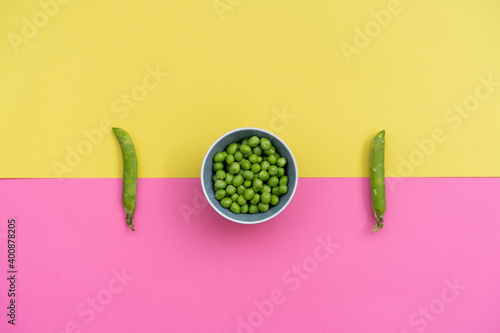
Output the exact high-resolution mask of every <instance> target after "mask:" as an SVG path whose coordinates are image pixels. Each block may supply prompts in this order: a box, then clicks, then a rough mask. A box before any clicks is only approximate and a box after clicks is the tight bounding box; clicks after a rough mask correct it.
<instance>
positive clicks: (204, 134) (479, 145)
mask: <svg viewBox="0 0 500 333" xmlns="http://www.w3.org/2000/svg"><path fill="white" fill-rule="evenodd" d="M53 1H55V0H42V1H41V3H47V4H48V5H47V6H49V8H51V14H52V16H49V15H47V14H45V17H46V18H47V20H46V21H44V14H43V12H42V14H40V11H42V10H43V9H42V7H41V4H40V2H38V1H9V2H7V1H2V2H0V36H1V38H0V51H1V52H0V64H1V65H0V68H1V76H0V138H1V142H2V144H1V148H0V151H1V152H2V154H1V155H0V156H1V158H0V177H1V178H9V177H23V178H25V177H26V178H27V177H43V178H45V177H48V178H52V177H58V176H61V175H57V174H56V172H55V171H54V163H56V164H57V163H60V164H66V162H65V159H66V154H67V153H66V149H67V147H70V148H72V149H76V147H77V146H78V144H80V143H81V142H83V141H84V140H86V139H85V136H84V135H83V132H82V131H83V130H88V131H90V130H92V129H97V128H99V124H100V122H101V121H102V120H103V119H109V120H111V121H112V124H113V126H117V127H121V128H124V129H125V130H127V131H128V132H129V133H130V134H131V136H132V138H133V140H134V142H135V145H136V149H137V153H138V158H139V176H140V177H198V176H199V173H200V166H201V161H202V159H203V156H204V154H205V152H206V150H207V149H208V148H209V146H210V145H211V144H212V143H213V141H214V140H216V139H217V138H218V137H219V136H221V135H222V134H224V133H225V132H227V131H229V130H231V129H234V128H238V127H245V126H255V127H263V128H268V129H271V130H273V131H274V132H275V133H276V134H278V135H279V136H280V137H281V138H282V139H283V140H284V141H285V142H286V143H287V144H288V145H289V146H290V148H291V149H292V150H293V152H294V154H295V157H296V159H297V163H298V166H299V175H300V176H301V177H366V176H368V168H367V164H368V153H369V144H370V141H371V139H372V137H373V136H374V135H375V134H376V132H378V131H379V130H381V129H385V130H386V145H387V148H386V165H387V170H388V175H392V176H398V175H400V176H431V177H434V176H444V177H448V176H500V86H497V87H495V90H494V91H493V92H491V94H490V95H489V96H488V98H486V99H485V100H482V101H481V102H480V105H479V106H478V108H477V110H475V111H474V112H471V113H470V116H468V117H467V118H462V121H461V123H460V125H457V124H456V127H457V128H456V129H454V128H453V127H452V126H451V125H452V124H453V123H450V122H446V121H445V119H444V118H443V117H444V114H445V112H446V110H448V109H450V108H452V107H453V105H454V104H460V103H463V102H464V100H466V98H467V97H468V96H473V95H474V93H475V89H476V87H477V86H478V85H479V84H480V80H479V77H483V78H488V77H491V78H492V80H493V81H495V82H500V43H499V42H500V38H499V37H500V20H499V19H498V18H499V17H500V2H499V1H497V0H490V1H473V0H470V1H457V0H443V1H430V0H419V1H416V0H413V1H410V0H401V1H400V2H399V7H398V8H399V11H400V12H399V13H398V14H392V15H391V21H390V22H389V23H388V24H387V25H386V26H385V27H382V28H381V29H380V31H374V32H373V31H372V35H373V37H371V38H370V43H369V45H367V46H366V47H362V48H361V47H360V48H358V53H354V54H352V56H351V61H350V62H349V61H348V59H347V58H346V56H345V55H344V53H343V52H342V49H341V45H342V43H348V44H350V45H353V46H354V45H355V44H354V39H355V37H356V30H355V29H357V28H359V29H361V30H364V29H365V28H366V27H367V25H368V26H371V27H372V28H373V27H374V25H373V22H374V17H373V16H372V11H374V12H380V11H381V10H387V8H388V6H391V5H394V4H395V3H397V2H394V0H389V1H378V0H377V1H373V0H369V1H368V0H356V1H331V0H328V1H326V0H325V1H295V0H287V1H249V0H242V1H237V0H232V1H229V0H221V1H220V3H223V4H225V7H224V8H225V9H226V11H225V12H224V13H218V12H217V10H216V8H215V7H214V1H213V0H203V1H201V0H193V1H179V0H177V1H123V0H113V1H102V2H98V1H70V2H68V3H65V4H59V3H58V6H57V7H58V8H56V7H54V6H53ZM50 4H52V7H50ZM231 4H232V5H231ZM221 8H222V7H221ZM228 8H229V9H230V10H229V9H228ZM49 11H50V10H49ZM219 14H220V15H219ZM23 18H26V19H27V20H28V21H29V22H32V23H33V21H34V20H38V21H37V22H38V24H39V25H40V27H38V28H37V29H36V30H37V31H36V32H35V33H33V31H31V35H30V36H29V38H25V37H23V26H24V25H25V22H26V20H24V21H23ZM370 22H372V23H370ZM379 26H380V25H379ZM375 28H376V26H375ZM24 30H26V28H24ZM24 32H25V33H26V31H24ZM14 35H15V36H20V37H21V38H25V39H24V40H23V43H21V44H19V45H17V46H16V44H15V43H13V42H12V38H14V37H13V36H14ZM17 40H19V39H17ZM157 67H158V68H160V69H161V70H162V71H164V72H168V73H169V76H168V78H165V79H164V81H163V82H162V83H161V84H159V85H158V87H157V88H156V89H154V90H151V91H149V92H148V95H147V97H146V98H145V100H144V101H142V102H140V103H138V106H137V107H136V108H135V109H133V110H132V109H131V110H130V113H129V114H128V115H127V116H126V117H124V118H123V119H120V117H119V116H120V113H115V112H113V109H112V103H113V102H114V101H116V100H117V99H118V98H120V96H121V95H122V94H130V93H131V91H132V89H134V88H135V87H137V86H140V85H141V84H142V82H143V79H144V78H145V76H146V75H147V73H148V72H147V68H151V69H154V68H157ZM483 92H484V90H483ZM283 110H285V111H286V112H287V114H290V115H292V116H293V117H294V118H293V119H292V118H290V119H288V120H287V121H288V123H287V124H283V123H280V122H277V121H276V120H273V119H274V118H275V117H276V115H275V114H276V112H278V113H279V112H283ZM273 124H274V125H273ZM281 125H284V126H281ZM435 129H438V130H439V129H441V130H442V131H443V132H444V133H445V135H446V137H447V139H446V141H445V142H443V143H439V144H436V147H435V149H434V151H433V152H431V153H429V155H425V157H424V159H423V160H422V156H424V155H421V154H420V153H418V152H416V150H417V146H416V144H415V140H425V139H428V138H431V133H432V132H433V130H435ZM91 149H92V150H91V151H90V153H89V154H88V156H84V157H83V158H82V160H81V161H80V162H79V163H78V165H77V166H76V167H71V168H69V169H71V172H69V171H68V172H64V173H63V175H62V177H120V176H121V164H120V163H121V160H120V156H121V155H120V154H121V153H120V151H119V147H118V144H117V141H116V139H115V138H114V136H113V135H112V134H109V133H106V134H104V135H103V139H102V142H100V143H98V144H96V145H93V146H92V147H91ZM412 154H413V157H412V158H413V159H414V161H416V160H418V163H416V164H418V165H416V166H414V170H412V171H411V172H405V174H401V173H400V172H398V169H400V167H401V163H402V162H401V159H402V158H404V159H406V160H408V159H409V158H410V157H411V156H412ZM419 154H420V155H419ZM422 154H423V153H422ZM418 158H420V160H419V159H418Z"/></svg>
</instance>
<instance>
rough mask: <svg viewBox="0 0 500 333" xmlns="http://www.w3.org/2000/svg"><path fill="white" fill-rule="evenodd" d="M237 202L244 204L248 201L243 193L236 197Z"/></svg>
mask: <svg viewBox="0 0 500 333" xmlns="http://www.w3.org/2000/svg"><path fill="white" fill-rule="evenodd" d="M236 202H237V203H238V205H240V206H241V205H244V204H246V203H247V200H246V199H245V197H244V196H243V195H238V198H237V199H236Z"/></svg>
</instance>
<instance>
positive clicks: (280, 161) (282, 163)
mask: <svg viewBox="0 0 500 333" xmlns="http://www.w3.org/2000/svg"><path fill="white" fill-rule="evenodd" d="M285 164H286V158H284V157H280V158H278V160H277V161H276V165H277V166H279V167H280V168H282V167H284V166H285Z"/></svg>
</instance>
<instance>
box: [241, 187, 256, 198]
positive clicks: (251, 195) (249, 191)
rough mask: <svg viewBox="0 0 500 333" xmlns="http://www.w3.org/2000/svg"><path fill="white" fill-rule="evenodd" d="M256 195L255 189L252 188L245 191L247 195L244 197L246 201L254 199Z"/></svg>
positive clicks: (244, 194)
mask: <svg viewBox="0 0 500 333" xmlns="http://www.w3.org/2000/svg"><path fill="white" fill-rule="evenodd" d="M254 195H255V192H254V190H253V189H251V188H247V189H246V190H245V193H243V196H244V197H245V200H250V199H252V198H253V196H254Z"/></svg>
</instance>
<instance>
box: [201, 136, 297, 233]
mask: <svg viewBox="0 0 500 333" xmlns="http://www.w3.org/2000/svg"><path fill="white" fill-rule="evenodd" d="M244 130H253V131H259V132H262V133H263V134H266V135H269V136H271V137H272V138H273V139H275V140H278V141H279V142H280V143H281V144H282V145H283V146H284V147H285V148H286V149H287V150H288V152H289V153H290V155H291V156H292V161H293V166H294V168H295V186H294V187H293V189H292V193H291V195H290V199H289V200H288V201H287V202H285V204H284V205H283V207H281V208H280V209H279V210H277V211H276V212H275V213H274V214H272V215H270V216H268V217H265V218H262V219H260V220H257V221H251V222H248V221H241V220H237V219H234V218H232V217H230V216H228V215H225V214H223V213H222V211H221V210H220V208H219V207H215V205H214V204H213V203H212V201H211V200H210V199H209V197H208V193H207V189H206V188H205V182H204V181H203V179H204V177H203V171H204V170H205V164H206V163H207V160H208V155H209V154H210V152H211V151H212V149H214V147H215V145H217V143H218V142H219V141H221V140H222V139H224V138H225V137H227V136H229V135H231V134H234V133H237V132H241V131H244ZM288 162H290V161H288ZM200 181H201V187H202V189H203V194H204V195H205V199H207V201H208V203H209V204H210V206H212V208H213V209H214V210H215V211H216V212H217V213H218V214H219V215H221V216H222V217H224V218H226V219H228V220H230V221H233V222H236V223H240V224H250V225H251V224H259V223H262V222H265V221H269V220H270V219H272V218H274V217H276V216H277V215H279V214H280V213H281V212H282V211H283V210H284V209H285V208H286V207H287V206H288V205H289V204H290V202H291V201H292V199H293V196H294V195H295V191H296V190H297V185H298V181H299V172H298V169H297V162H296V161H295V156H294V155H293V153H292V150H291V149H290V147H288V145H287V144H286V143H285V142H284V141H283V140H282V139H281V138H280V137H279V136H277V135H276V134H274V133H272V132H270V131H268V130H265V129H262V128H258V127H240V128H236V129H233V130H231V131H229V132H226V133H225V134H223V135H221V136H220V137H219V138H218V139H217V140H215V141H214V143H213V144H212V145H211V146H210V148H208V150H207V152H206V153H205V156H204V157H203V163H202V165H201V174H200Z"/></svg>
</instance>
